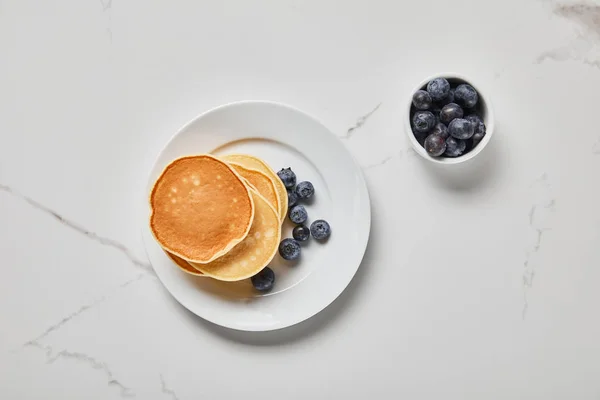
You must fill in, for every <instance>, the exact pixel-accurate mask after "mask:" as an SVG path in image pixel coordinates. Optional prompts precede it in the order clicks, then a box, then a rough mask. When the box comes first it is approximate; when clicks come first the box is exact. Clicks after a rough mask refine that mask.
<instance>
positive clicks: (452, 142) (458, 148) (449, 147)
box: [444, 136, 467, 157]
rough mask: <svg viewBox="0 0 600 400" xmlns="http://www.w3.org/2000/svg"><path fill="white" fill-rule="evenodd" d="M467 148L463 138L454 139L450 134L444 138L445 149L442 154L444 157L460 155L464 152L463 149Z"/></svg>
mask: <svg viewBox="0 0 600 400" xmlns="http://www.w3.org/2000/svg"><path fill="white" fill-rule="evenodd" d="M466 148H467V142H465V141H464V140H460V139H456V138H455V137H453V136H450V137H449V138H448V139H446V151H445V152H444V156H446V157H458V156H462V155H463V154H464V153H465V149H466Z"/></svg>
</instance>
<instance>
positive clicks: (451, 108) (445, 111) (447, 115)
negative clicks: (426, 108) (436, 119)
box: [440, 103, 465, 124]
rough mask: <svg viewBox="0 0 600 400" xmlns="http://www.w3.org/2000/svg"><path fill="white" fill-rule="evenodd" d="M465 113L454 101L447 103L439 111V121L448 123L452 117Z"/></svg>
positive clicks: (461, 115)
mask: <svg viewBox="0 0 600 400" xmlns="http://www.w3.org/2000/svg"><path fill="white" fill-rule="evenodd" d="M463 115H465V113H464V111H463V109H462V108H460V106H459V105H458V104H456V103H448V104H446V105H445V106H444V107H443V108H442V111H440V121H441V122H442V123H444V124H449V123H450V121H452V120H453V119H454V118H462V117H463Z"/></svg>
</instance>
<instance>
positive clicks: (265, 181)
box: [150, 154, 288, 281]
mask: <svg viewBox="0 0 600 400" xmlns="http://www.w3.org/2000/svg"><path fill="white" fill-rule="evenodd" d="M287 203H288V198H287V192H286V189H285V186H284V185H283V183H282V182H281V180H280V179H279V177H278V176H277V174H276V173H275V172H274V171H273V170H272V169H271V168H270V167H269V166H268V165H267V164H266V163H265V162H264V161H262V160H261V159H259V158H256V157H253V156H250V155H246V154H234V155H227V156H223V157H218V158H217V157H215V156H212V155H208V154H203V155H197V156H189V157H182V158H179V159H177V160H175V161H173V162H172V163H171V164H169V165H168V166H167V167H166V168H165V170H164V171H163V172H162V174H161V175H160V176H159V178H158V179H157V180H156V182H155V184H154V187H153V189H152V192H151V194H150V206H151V209H152V213H151V216H150V230H151V231H152V233H153V235H154V237H155V238H156V240H157V242H158V243H159V244H160V246H161V247H162V248H163V249H164V251H165V252H166V253H167V255H168V256H169V257H170V258H171V259H172V260H173V261H174V265H177V266H178V267H179V268H181V269H182V270H183V271H185V272H187V273H189V274H192V275H197V276H207V277H211V278H214V279H218V280H222V281H239V280H242V279H247V278H250V277H252V276H254V275H256V274H257V273H258V272H260V271H261V270H262V269H263V268H264V267H265V266H267V264H269V262H271V260H272V259H273V257H274V256H275V253H276V252H277V247H278V245H279V240H280V239H281V223H282V222H283V219H284V218H285V215H286V212H287V205H288V204H287Z"/></svg>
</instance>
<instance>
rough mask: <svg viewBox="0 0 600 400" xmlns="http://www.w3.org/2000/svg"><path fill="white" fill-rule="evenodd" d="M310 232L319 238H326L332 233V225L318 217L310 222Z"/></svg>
mask: <svg viewBox="0 0 600 400" xmlns="http://www.w3.org/2000/svg"><path fill="white" fill-rule="evenodd" d="M310 233H311V235H312V236H313V237H314V238H315V239H317V240H325V239H327V238H328V237H329V236H330V235H331V227H330V226H329V223H328V222H327V221H325V220H322V219H318V220H316V221H315V222H313V223H312V224H310Z"/></svg>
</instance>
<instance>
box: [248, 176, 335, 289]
mask: <svg viewBox="0 0 600 400" xmlns="http://www.w3.org/2000/svg"><path fill="white" fill-rule="evenodd" d="M277 176H279V179H281V181H282V182H283V184H284V186H285V188H286V189H287V195H288V207H289V210H288V217H289V219H290V221H292V222H293V223H294V224H296V226H295V227H294V229H293V230H292V237H293V239H292V238H286V239H283V240H282V241H281V243H279V255H281V257H282V258H283V259H284V260H288V261H294V260H297V259H299V258H300V253H301V247H300V243H301V242H306V241H307V240H308V239H309V238H310V237H311V236H312V237H313V238H315V239H316V240H318V241H325V240H327V238H329V236H330V235H331V227H330V226H329V223H328V222H327V221H325V220H322V219H318V220H316V221H314V222H313V223H312V224H310V228H308V227H307V226H306V221H307V220H308V213H307V212H306V208H304V206H303V205H301V204H298V203H299V202H300V201H302V200H308V199H310V198H311V197H312V196H313V195H314V194H315V188H314V186H313V184H312V183H310V182H308V181H303V182H300V183H298V184H297V185H296V174H295V173H294V171H292V169H291V168H283V169H281V171H279V172H278V173H277ZM251 281H252V285H253V286H254V287H255V288H256V289H257V290H259V291H261V292H266V291H269V290H271V289H272V288H273V284H274V283H275V273H274V272H273V270H272V269H271V268H269V267H265V268H264V269H263V270H262V271H261V272H259V273H258V274H256V275H255V276H253V277H252V278H251Z"/></svg>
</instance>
